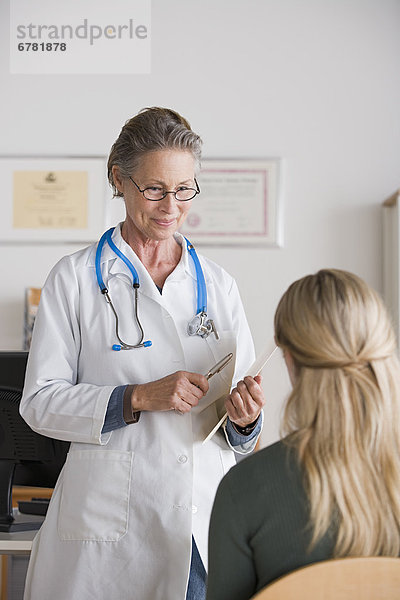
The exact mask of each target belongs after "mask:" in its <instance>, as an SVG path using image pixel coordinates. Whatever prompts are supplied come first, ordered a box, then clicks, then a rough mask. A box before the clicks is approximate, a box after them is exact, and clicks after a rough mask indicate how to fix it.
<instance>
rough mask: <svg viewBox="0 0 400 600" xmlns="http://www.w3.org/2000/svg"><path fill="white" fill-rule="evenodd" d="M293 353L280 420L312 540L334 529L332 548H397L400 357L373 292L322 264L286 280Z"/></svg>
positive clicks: (345, 551)
mask: <svg viewBox="0 0 400 600" xmlns="http://www.w3.org/2000/svg"><path fill="white" fill-rule="evenodd" d="M275 336H276V340H277V344H278V345H279V346H280V347H282V349H283V350H284V352H285V351H289V352H290V354H291V355H292V357H293V359H294V366H295V382H294V386H293V390H292V393H291V394H290V396H289V399H288V402H287V405H286V408H285V414H284V420H283V428H284V431H285V433H286V434H288V437H287V438H286V440H287V442H288V443H290V444H291V445H294V447H295V448H296V450H297V453H298V457H299V460H300V464H301V465H302V470H303V472H304V476H305V485H306V490H307V493H308V498H309V502H310V525H311V528H312V537H311V544H310V546H311V547H313V546H314V545H315V544H316V542H317V541H318V540H320V539H321V538H322V536H323V535H324V534H325V533H326V532H327V531H328V530H329V529H330V528H331V527H333V530H334V531H337V537H336V544H335V548H334V556H336V557H340V556H376V555H387V556H398V555H399V553H400V391H399V388H400V365H399V360H398V357H397V351H396V339H395V335H394V332H393V328H392V325H391V322H390V319H389V317H388V314H387V312H386V309H385V307H384V304H383V302H382V300H381V298H380V297H379V295H378V294H377V293H376V292H375V291H374V290H373V289H371V288H370V287H369V286H368V285H367V284H366V283H365V282H364V281H362V280H361V279H360V278H359V277H357V276H355V275H353V274H351V273H348V272H346V271H340V270H334V269H326V270H322V271H319V272H318V273H316V274H315V275H309V276H307V277H304V278H302V279H300V280H299V281H296V282H295V283H293V284H292V285H291V286H290V287H289V289H288V290H287V291H286V292H285V294H284V295H283V297H282V299H281V300H280V303H279V305H278V308H277V310H276V314H275Z"/></svg>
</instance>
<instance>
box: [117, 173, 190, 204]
mask: <svg viewBox="0 0 400 600" xmlns="http://www.w3.org/2000/svg"><path fill="white" fill-rule="evenodd" d="M129 179H130V180H131V181H132V183H133V184H135V186H136V187H137V189H138V190H139V192H140V193H141V194H143V196H144V197H145V198H146V200H151V201H152V202H157V201H158V200H162V199H163V198H165V196H166V195H167V194H173V195H174V196H175V200H179V202H187V201H188V200H192V199H193V198H194V197H195V196H197V194H200V188H199V184H198V183H197V181H196V179H195V180H194V182H195V184H196V189H195V188H190V187H185V186H183V185H182V186H181V187H180V188H178V189H177V190H175V191H172V192H168V191H167V190H164V189H163V188H162V187H159V186H157V185H152V186H150V187H147V188H144V190H141V189H140V187H139V186H138V184H137V183H136V181H133V179H132V177H131V176H129Z"/></svg>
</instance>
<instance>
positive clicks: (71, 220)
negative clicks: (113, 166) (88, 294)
mask: <svg viewBox="0 0 400 600" xmlns="http://www.w3.org/2000/svg"><path fill="white" fill-rule="evenodd" d="M0 177H1V181H2V184H3V198H4V201H3V203H2V218H1V219H0V242H7V243H8V242H89V241H92V240H96V239H98V237H99V235H100V234H101V233H102V229H103V223H104V205H105V194H106V181H107V180H106V159H105V157H63V158H62V157H0Z"/></svg>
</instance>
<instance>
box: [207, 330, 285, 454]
mask: <svg viewBox="0 0 400 600" xmlns="http://www.w3.org/2000/svg"><path fill="white" fill-rule="evenodd" d="M277 349H278V346H276V345H275V342H274V341H271V342H270V343H269V344H268V345H267V346H266V348H265V350H264V351H263V352H262V353H261V354H259V355H258V356H257V358H256V360H255V361H254V362H253V364H252V365H251V367H249V369H248V370H247V373H246V376H250V377H255V376H256V375H258V374H259V373H261V371H262V370H263V368H264V367H265V365H266V364H267V362H268V361H269V360H270V358H272V356H273V355H274V354H275V352H276V350H277ZM227 416H228V415H227V413H225V414H224V416H223V417H222V418H221V419H220V420H219V421H218V423H217V424H216V425H215V427H214V428H213V429H212V430H211V431H210V433H209V434H208V435H207V437H206V438H205V439H204V441H203V444H205V443H206V442H208V440H209V439H211V438H212V436H213V435H214V433H216V432H217V431H218V429H219V428H220V427H221V425H222V424H223V423H224V421H225V419H226V418H227Z"/></svg>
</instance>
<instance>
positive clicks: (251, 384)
mask: <svg viewBox="0 0 400 600" xmlns="http://www.w3.org/2000/svg"><path fill="white" fill-rule="evenodd" d="M264 404H265V398H264V392H263V390H262V387H261V375H256V377H245V378H244V380H242V381H239V382H238V384H237V386H236V387H235V388H233V390H232V391H231V393H230V394H229V396H228V398H227V399H226V401H225V408H226V412H227V413H228V417H229V418H230V420H231V421H232V423H234V424H235V425H238V426H239V427H247V425H250V423H253V422H254V421H255V420H256V419H258V417H259V414H260V412H261V409H262V407H263V406H264Z"/></svg>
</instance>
